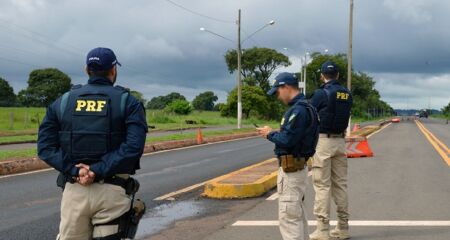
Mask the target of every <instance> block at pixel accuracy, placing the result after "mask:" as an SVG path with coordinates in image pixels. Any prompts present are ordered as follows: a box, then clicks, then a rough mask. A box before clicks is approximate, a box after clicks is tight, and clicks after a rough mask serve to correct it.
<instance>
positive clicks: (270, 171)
mask: <svg viewBox="0 0 450 240" xmlns="http://www.w3.org/2000/svg"><path fill="white" fill-rule="evenodd" d="M277 169H278V160H277V159H276V158H272V159H269V160H266V161H263V162H261V163H257V164H254V165H251V166H249V167H245V168H242V169H240V170H237V171H235V172H232V173H229V174H226V175H223V176H220V177H218V178H215V179H213V180H211V181H209V182H207V183H206V184H205V188H204V192H203V196H205V197H209V198H215V199H241V198H251V197H258V196H261V195H263V194H264V193H266V192H268V191H269V190H270V189H272V188H274V187H275V186H276V185H277V175H278V171H276V170H277Z"/></svg>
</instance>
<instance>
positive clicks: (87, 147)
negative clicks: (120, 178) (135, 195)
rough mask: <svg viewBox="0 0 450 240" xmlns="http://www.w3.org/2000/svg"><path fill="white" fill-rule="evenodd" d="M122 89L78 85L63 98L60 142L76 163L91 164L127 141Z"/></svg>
mask: <svg viewBox="0 0 450 240" xmlns="http://www.w3.org/2000/svg"><path fill="white" fill-rule="evenodd" d="M128 95H129V92H128V90H126V89H125V88H123V87H120V86H115V87H113V86H110V85H97V84H86V85H83V86H81V85H77V86H74V87H73V88H72V90H70V91H69V92H67V93H65V94H64V95H63V96H62V97H61V104H60V111H59V114H58V118H59V122H60V126H61V131H60V132H59V141H60V144H61V149H62V150H63V151H64V153H66V154H69V156H70V157H71V158H70V159H71V160H72V161H74V162H75V163H80V162H82V163H86V164H91V163H94V162H97V161H99V160H100V158H101V157H102V156H103V155H104V154H105V153H107V152H110V151H112V150H115V149H117V148H119V146H120V144H121V143H122V142H124V141H125V137H126V136H125V135H126V128H125V121H124V120H125V105H126V101H127V98H128Z"/></svg>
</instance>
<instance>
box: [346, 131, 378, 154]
mask: <svg viewBox="0 0 450 240" xmlns="http://www.w3.org/2000/svg"><path fill="white" fill-rule="evenodd" d="M345 142H346V143H347V149H346V151H347V157H348V158H360V157H373V152H372V149H370V147H369V142H368V141H367V138H366V137H362V136H352V137H348V138H345Z"/></svg>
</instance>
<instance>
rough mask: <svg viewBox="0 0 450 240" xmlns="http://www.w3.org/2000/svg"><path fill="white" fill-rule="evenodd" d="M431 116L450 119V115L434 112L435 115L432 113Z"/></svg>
mask: <svg viewBox="0 0 450 240" xmlns="http://www.w3.org/2000/svg"><path fill="white" fill-rule="evenodd" d="M430 117H431V118H438V119H445V120H447V119H450V116H446V115H444V114H433V115H430Z"/></svg>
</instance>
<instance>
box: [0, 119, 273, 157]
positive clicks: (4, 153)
mask: <svg viewBox="0 0 450 240" xmlns="http://www.w3.org/2000/svg"><path fill="white" fill-rule="evenodd" d="M270 126H271V127H273V128H276V127H277V125H276V124H271V125H270ZM254 131H255V129H254V128H242V129H231V130H217V131H204V132H203V137H217V136H223V135H229V134H239V133H250V132H254ZM196 136H197V133H176V134H170V135H165V136H159V137H151V135H150V137H148V138H147V143H155V142H165V141H174V140H186V139H195V138H196ZM36 155H37V153H36V149H23V150H0V161H4V160H7V159H8V158H16V157H17V158H18V157H35V156H36Z"/></svg>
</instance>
